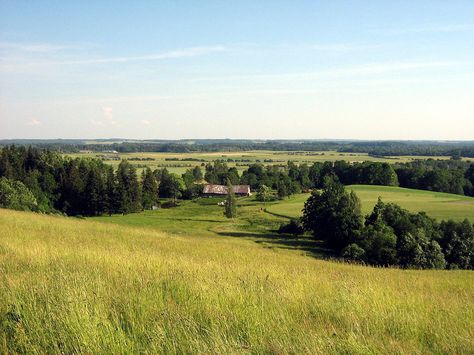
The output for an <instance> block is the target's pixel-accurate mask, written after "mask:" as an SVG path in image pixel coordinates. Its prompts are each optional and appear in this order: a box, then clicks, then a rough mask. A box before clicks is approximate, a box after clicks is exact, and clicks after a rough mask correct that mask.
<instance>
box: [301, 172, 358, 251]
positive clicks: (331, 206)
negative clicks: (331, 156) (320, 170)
mask: <svg viewBox="0 0 474 355" xmlns="http://www.w3.org/2000/svg"><path fill="white" fill-rule="evenodd" d="M302 222H303V226H304V228H305V229H306V230H308V231H311V232H312V233H313V236H314V237H315V238H317V239H321V240H323V241H325V242H326V243H327V245H328V246H330V247H332V248H334V249H335V250H337V251H341V250H342V249H343V248H344V247H346V246H347V245H349V244H351V243H354V242H356V241H357V237H358V235H359V232H360V229H361V227H362V216H361V207H360V200H359V198H358V197H357V196H356V194H355V193H354V192H351V193H348V192H346V191H345V189H344V186H343V185H342V184H341V183H340V182H338V181H336V180H335V179H332V178H326V181H325V183H324V187H323V190H322V191H321V192H320V191H313V192H312V194H311V196H310V197H309V198H308V200H307V201H306V203H305V205H304V209H303V218H302Z"/></svg>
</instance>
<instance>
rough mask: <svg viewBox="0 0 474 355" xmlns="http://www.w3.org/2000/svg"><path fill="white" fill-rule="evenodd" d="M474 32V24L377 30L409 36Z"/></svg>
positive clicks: (378, 30)
mask: <svg viewBox="0 0 474 355" xmlns="http://www.w3.org/2000/svg"><path fill="white" fill-rule="evenodd" d="M472 30H474V24H454V25H443V24H427V25H423V26H417V27H405V28H392V29H377V30H374V31H376V32H378V33H380V32H382V33H386V34H411V33H448V32H464V31H472Z"/></svg>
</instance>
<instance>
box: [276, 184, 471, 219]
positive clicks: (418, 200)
mask: <svg viewBox="0 0 474 355" xmlns="http://www.w3.org/2000/svg"><path fill="white" fill-rule="evenodd" d="M347 189H350V190H353V191H354V192H355V193H356V194H357V196H359V198H360V199H361V202H362V211H363V213H364V214H367V213H370V211H371V210H372V208H373V207H374V205H375V203H376V202H377V199H378V198H379V196H380V197H381V198H382V200H383V201H384V202H394V203H397V204H398V205H400V206H401V207H403V208H406V209H408V210H410V211H412V212H419V211H424V212H426V213H427V214H428V215H429V216H431V217H434V218H437V219H439V220H441V219H454V220H463V219H464V218H468V219H470V220H471V221H474V198H473V197H467V196H461V195H454V194H447V193H442V192H432V191H424V190H414V189H405V188H401V187H390V186H371V185H351V186H347ZM308 197H309V194H299V195H296V196H292V197H290V198H289V199H285V200H283V201H279V202H278V203H275V204H272V205H269V207H268V210H269V211H270V212H272V213H275V214H279V215H283V216H288V217H299V216H301V210H302V209H303V205H304V202H305V201H306V200H307V198H308Z"/></svg>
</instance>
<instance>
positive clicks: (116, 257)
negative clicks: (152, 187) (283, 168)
mask: <svg viewBox="0 0 474 355" xmlns="http://www.w3.org/2000/svg"><path fill="white" fill-rule="evenodd" d="M213 218H214V217H211V220H212V219H213ZM0 224H1V225H2V234H1V235H0V270H1V272H0V278H1V280H2V282H0V320H1V324H2V327H1V328H0V348H2V350H3V351H4V352H6V353H13V352H21V353H38V352H45V353H80V352H87V353H139V352H152V353H190V352H193V353H209V352H217V353H292V352H293V353H294V352H297V353H334V354H336V353H399V352H405V353H430V352H431V353H469V352H471V351H472V349H473V347H474V343H473V341H472V324H473V323H474V312H473V308H472V307H470V306H469V305H472V303H473V301H474V299H473V297H474V286H473V285H474V276H473V273H472V272H469V271H439V270H436V271H428V270H426V271H414V270H405V271H403V270H398V269H378V268H370V267H361V266H355V265H349V264H340V263H335V262H328V261H321V260H317V259H315V258H311V257H306V256H303V255H301V253H299V252H295V251H290V250H285V249H268V248H262V247H261V246H260V245H258V244H256V243H251V242H249V241H248V240H245V239H241V238H230V237H223V236H220V237H215V236H210V235H204V234H200V233H196V235H192V234H189V235H183V236H180V235H176V234H168V233H163V232H159V231H156V230H153V229H151V228H140V227H130V226H123V225H121V226H118V225H114V224H107V223H96V222H93V221H90V220H86V221H83V220H77V219H74V218H65V217H53V216H44V215H38V214H33V213H24V212H14V211H9V210H0Z"/></svg>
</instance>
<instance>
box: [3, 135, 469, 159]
mask: <svg viewBox="0 0 474 355" xmlns="http://www.w3.org/2000/svg"><path fill="white" fill-rule="evenodd" d="M12 144H15V145H23V146H35V147H38V148H43V149H50V150H57V151H60V152H68V153H72V152H79V151H81V150H91V151H95V152H102V151H103V150H104V148H106V149H109V150H115V151H117V152H120V153H131V152H174V153H187V152H226V151H250V150H269V151H313V152H314V151H337V152H341V153H367V154H369V155H373V156H380V157H383V156H387V157H391V156H448V157H470V158H472V157H474V142H472V141H459V142H439V141H350V140H245V139H197V140H142V141H136V140H134V141H127V140H123V139H101V140H94V141H91V140H73V139H71V140H68V139H59V140H28V139H22V140H0V146H7V145H12Z"/></svg>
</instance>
